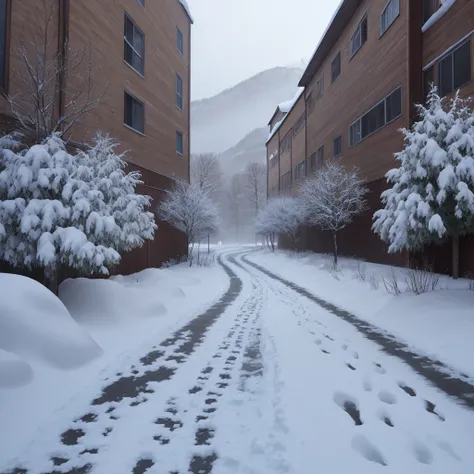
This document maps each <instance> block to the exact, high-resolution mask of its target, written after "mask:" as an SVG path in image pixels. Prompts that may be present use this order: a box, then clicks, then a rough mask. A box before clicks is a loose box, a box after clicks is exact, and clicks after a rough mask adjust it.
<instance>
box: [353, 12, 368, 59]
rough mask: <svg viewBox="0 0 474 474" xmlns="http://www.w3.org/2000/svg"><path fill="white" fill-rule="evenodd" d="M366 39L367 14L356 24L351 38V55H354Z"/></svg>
mask: <svg viewBox="0 0 474 474" xmlns="http://www.w3.org/2000/svg"><path fill="white" fill-rule="evenodd" d="M366 41H367V16H365V17H364V18H362V21H361V22H360V23H359V25H358V26H357V29H356V30H355V31H354V34H353V35H352V38H351V57H352V56H354V54H355V53H357V51H359V49H360V48H362V45H363V44H364V43H365V42H366Z"/></svg>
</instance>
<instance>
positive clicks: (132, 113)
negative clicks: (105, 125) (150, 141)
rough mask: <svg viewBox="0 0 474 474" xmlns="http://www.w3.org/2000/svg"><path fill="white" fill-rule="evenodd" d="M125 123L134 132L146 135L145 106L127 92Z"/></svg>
mask: <svg viewBox="0 0 474 474" xmlns="http://www.w3.org/2000/svg"><path fill="white" fill-rule="evenodd" d="M124 106H125V107H124V110H125V114H124V123H125V125H127V126H129V127H130V128H133V130H135V131H137V132H140V133H145V105H144V104H143V102H140V101H139V100H137V99H135V97H133V96H132V95H130V94H129V93H128V92H125V104H124Z"/></svg>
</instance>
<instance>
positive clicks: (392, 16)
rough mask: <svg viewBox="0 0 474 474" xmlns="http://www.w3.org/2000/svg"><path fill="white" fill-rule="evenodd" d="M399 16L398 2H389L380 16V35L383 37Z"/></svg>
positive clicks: (392, 0)
mask: <svg viewBox="0 0 474 474" xmlns="http://www.w3.org/2000/svg"><path fill="white" fill-rule="evenodd" d="M399 15H400V0H390V1H389V2H388V5H387V6H386V7H385V10H384V11H383V12H382V15H381V16H380V35H383V34H384V33H385V32H386V31H387V30H388V29H389V28H390V26H391V24H392V23H393V22H394V21H395V20H396V19H397V18H398V16H399Z"/></svg>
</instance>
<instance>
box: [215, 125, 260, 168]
mask: <svg viewBox="0 0 474 474" xmlns="http://www.w3.org/2000/svg"><path fill="white" fill-rule="evenodd" d="M267 137H268V127H262V128H257V129H255V130H253V131H252V132H250V133H249V134H248V135H246V136H245V138H243V139H242V140H240V142H239V143H237V145H235V146H233V147H232V148H229V149H228V150H226V151H225V152H224V153H221V154H220V155H219V162H220V164H221V167H222V169H223V171H224V172H225V174H234V173H240V172H242V171H244V169H245V167H246V166H247V165H248V164H249V163H265V159H266V150H265V141H266V139H267Z"/></svg>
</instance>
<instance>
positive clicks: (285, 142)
mask: <svg viewBox="0 0 474 474" xmlns="http://www.w3.org/2000/svg"><path fill="white" fill-rule="evenodd" d="M291 135H292V130H290V131H289V132H288V133H287V134H286V135H285V136H284V137H283V139H282V140H281V142H280V153H285V152H286V151H290V150H291Z"/></svg>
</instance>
